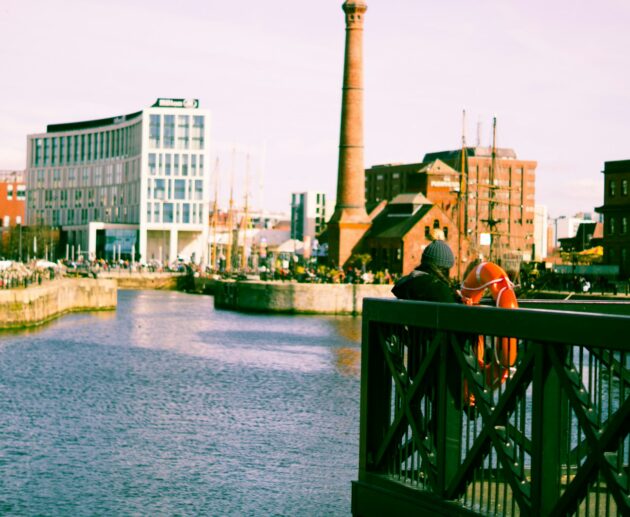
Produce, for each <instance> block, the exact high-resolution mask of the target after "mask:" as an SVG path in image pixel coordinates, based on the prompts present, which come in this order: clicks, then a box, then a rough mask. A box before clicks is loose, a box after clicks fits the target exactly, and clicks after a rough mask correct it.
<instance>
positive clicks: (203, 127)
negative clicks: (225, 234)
mask: <svg viewBox="0 0 630 517" xmlns="http://www.w3.org/2000/svg"><path fill="white" fill-rule="evenodd" d="M209 117H210V116H209V113H208V111H207V110H203V109H199V107H198V101H197V100H183V99H158V100H157V101H156V102H155V104H153V105H152V106H151V107H150V108H146V109H144V110H141V111H137V112H135V113H131V114H129V115H122V116H117V117H112V118H106V119H100V120H89V121H84V122H74V123H66V124H52V125H49V126H48V128H47V131H46V133H40V134H33V135H29V136H28V151H27V171H26V175H27V177H26V180H27V186H28V188H27V191H28V196H27V208H26V217H27V221H28V224H31V225H40V224H44V225H51V226H58V227H61V230H62V231H61V234H62V241H65V243H66V244H67V245H68V246H69V247H70V246H71V247H72V248H73V249H75V248H76V250H77V253H78V250H79V249H80V250H81V251H82V252H85V254H86V256H87V257H89V258H112V257H113V256H114V254H116V252H117V255H118V256H122V257H123V258H131V255H132V252H133V251H135V254H136V257H134V258H136V259H140V260H142V261H150V260H159V261H162V262H172V261H175V260H177V258H178V257H183V258H185V259H193V258H194V259H196V261H197V262H199V261H203V262H204V263H205V262H206V261H207V251H208V250H207V241H208V238H207V236H208V206H209V188H208V184H209V175H210V171H209V167H208V149H209V135H210V133H209V125H210V120H209Z"/></svg>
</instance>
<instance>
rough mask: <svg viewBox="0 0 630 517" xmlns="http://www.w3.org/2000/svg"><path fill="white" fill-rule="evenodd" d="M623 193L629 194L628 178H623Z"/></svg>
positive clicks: (624, 194) (623, 194)
mask: <svg viewBox="0 0 630 517" xmlns="http://www.w3.org/2000/svg"><path fill="white" fill-rule="evenodd" d="M621 195H622V196H627V195H628V180H621Z"/></svg>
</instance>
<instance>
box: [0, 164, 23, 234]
mask: <svg viewBox="0 0 630 517" xmlns="http://www.w3.org/2000/svg"><path fill="white" fill-rule="evenodd" d="M25 205H26V184H25V183H24V171H0V226H2V228H10V227H12V226H16V225H18V224H24V222H25V220H24V216H25Z"/></svg>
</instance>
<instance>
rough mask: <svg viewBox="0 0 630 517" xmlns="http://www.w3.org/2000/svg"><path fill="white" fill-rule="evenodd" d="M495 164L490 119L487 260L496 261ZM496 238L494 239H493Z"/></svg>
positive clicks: (494, 130) (494, 129) (494, 139)
mask: <svg viewBox="0 0 630 517" xmlns="http://www.w3.org/2000/svg"><path fill="white" fill-rule="evenodd" d="M496 164H497V118H496V117H493V118H492V159H491V162H490V172H489V175H488V219H486V221H485V222H486V224H487V226H488V230H489V233H490V252H489V257H488V259H489V260H496V259H497V258H499V259H500V257H497V253H496V252H495V247H496V246H500V244H501V242H500V236H499V234H498V232H497V226H498V224H499V222H500V221H499V220H498V219H495V218H494V208H495V206H496V204H497V200H496V189H497V185H496V184H495V174H496ZM495 237H496V238H495Z"/></svg>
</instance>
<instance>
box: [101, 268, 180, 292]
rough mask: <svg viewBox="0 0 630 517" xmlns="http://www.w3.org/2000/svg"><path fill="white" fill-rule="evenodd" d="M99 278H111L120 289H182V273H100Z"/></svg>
mask: <svg viewBox="0 0 630 517" xmlns="http://www.w3.org/2000/svg"><path fill="white" fill-rule="evenodd" d="M98 278H111V279H113V280H115V281H116V283H117V285H118V288H119V289H136V290H140V289H164V290H175V289H180V288H181V283H182V279H184V278H185V275H184V274H182V273H151V272H148V271H147V272H136V271H134V272H129V271H124V270H123V271H100V272H99V273H98Z"/></svg>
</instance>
